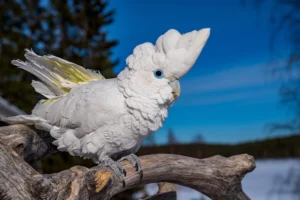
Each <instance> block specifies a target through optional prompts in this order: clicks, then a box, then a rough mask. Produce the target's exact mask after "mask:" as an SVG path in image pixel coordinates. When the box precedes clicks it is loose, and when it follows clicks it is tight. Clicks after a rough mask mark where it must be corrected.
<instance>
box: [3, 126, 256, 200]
mask: <svg viewBox="0 0 300 200" xmlns="http://www.w3.org/2000/svg"><path fill="white" fill-rule="evenodd" d="M25 133H26V134H25ZM27 133H28V134H29V135H30V136H28V135H27ZM38 151H39V152H38ZM54 151H55V149H54V147H53V146H52V145H51V140H50V139H49V138H47V137H44V136H43V137H40V136H39V135H38V134H37V133H36V132H35V131H34V130H32V129H29V128H28V127H27V126H22V125H14V126H8V127H3V128H0V169H1V172H0V199H18V198H19V199H61V200H65V199H75V200H77V199H78V200H79V199H97V200H98V199H110V198H111V197H112V196H114V195H116V194H118V193H120V192H122V191H125V190H127V189H130V188H134V187H138V186H141V185H145V184H148V183H158V182H170V183H175V184H180V185H184V186H187V187H190V188H193V189H195V190H198V191H200V192H202V193H203V194H206V195H207V196H208V197H210V198H212V199H215V200H246V199H249V198H248V197H247V195H246V194H245V193H244V192H243V190H242V187H241V180H242V179H243V177H244V176H245V174H246V173H248V172H251V171H252V170H253V169H254V168H255V161H254V159H253V157H252V156H249V155H246V154H243V155H237V156H232V157H230V158H224V157H221V156H214V157H211V158H206V159H196V158H190V157H186V156H180V155H172V154H157V155H147V156H141V157H140V161H141V164H142V169H143V178H142V180H140V178H139V177H140V176H139V174H138V173H137V172H136V171H135V168H134V167H133V166H132V165H131V164H129V163H128V162H127V161H124V162H122V165H123V166H124V168H125V170H126V171H127V176H126V177H125V182H126V186H125V187H123V186H122V183H120V181H119V179H118V178H117V176H116V175H115V174H114V173H113V171H112V170H111V169H110V168H107V167H104V166H101V165H100V166H95V167H92V168H90V169H88V168H86V167H82V166H75V167H72V168H70V169H68V170H64V171H62V172H59V173H55V174H40V173H38V172H37V171H35V170H34V169H33V168H32V167H31V166H30V165H29V164H28V163H27V162H25V161H24V160H27V161H28V160H29V161H32V160H38V159H41V158H42V157H44V156H46V155H47V154H50V153H52V152H54ZM29 155H30V156H32V155H33V158H29V157H30V156H29ZM162 197H163V198H164V199H166V198H167V197H168V198H170V199H175V197H176V194H175V189H174V187H172V185H171V186H170V185H169V184H161V185H160V190H159V192H158V193H157V194H156V195H154V196H153V197H149V198H148V199H150V200H158V199H162Z"/></svg>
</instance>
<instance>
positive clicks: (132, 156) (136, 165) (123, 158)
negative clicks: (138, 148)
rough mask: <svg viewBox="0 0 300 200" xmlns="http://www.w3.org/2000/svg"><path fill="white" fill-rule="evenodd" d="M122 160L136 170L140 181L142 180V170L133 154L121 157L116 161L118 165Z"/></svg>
mask: <svg viewBox="0 0 300 200" xmlns="http://www.w3.org/2000/svg"><path fill="white" fill-rule="evenodd" d="M123 160H127V161H129V162H130V163H131V164H132V165H133V166H134V167H135V168H136V171H137V172H138V173H139V175H140V179H142V178H143V170H142V167H141V162H140V160H139V158H138V157H137V156H136V155H135V154H133V153H132V154H129V155H128V156H124V157H122V158H121V159H120V160H118V163H120V162H121V161H123Z"/></svg>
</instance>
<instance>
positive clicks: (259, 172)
mask: <svg viewBox="0 0 300 200" xmlns="http://www.w3.org/2000/svg"><path fill="white" fill-rule="evenodd" d="M242 185H243V188H244V191H245V193H246V194H247V195H248V196H249V197H250V198H251V199H252V200H298V199H299V200H300V160H296V159H285V160H257V161H256V169H255V170H254V171H253V172H252V173H249V174H248V175H246V177H245V178H244V179H243V182H242ZM296 185H297V186H298V187H296ZM297 190H298V192H296V191H297ZM146 191H147V193H148V194H154V193H155V192H156V191H157V186H156V185H155V184H149V185H147V187H146ZM295 193H298V195H296V194H295ZM177 199H178V200H200V199H201V200H208V199H209V198H207V197H204V196H203V195H202V194H200V193H199V192H197V191H195V190H192V189H189V188H186V187H182V186H178V187H177Z"/></svg>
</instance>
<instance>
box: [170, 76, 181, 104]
mask: <svg viewBox="0 0 300 200" xmlns="http://www.w3.org/2000/svg"><path fill="white" fill-rule="evenodd" d="M169 85H170V86H171V87H172V89H173V95H174V97H175V99H177V98H178V97H179V95H180V83H179V81H178V80H175V81H172V82H169Z"/></svg>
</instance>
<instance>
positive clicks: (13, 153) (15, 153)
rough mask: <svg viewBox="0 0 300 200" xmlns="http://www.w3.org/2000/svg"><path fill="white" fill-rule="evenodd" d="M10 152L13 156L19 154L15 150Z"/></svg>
mask: <svg viewBox="0 0 300 200" xmlns="http://www.w3.org/2000/svg"><path fill="white" fill-rule="evenodd" d="M11 154H12V155H13V156H15V157H18V156H19V155H18V154H17V152H15V151H12V152H11Z"/></svg>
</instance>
